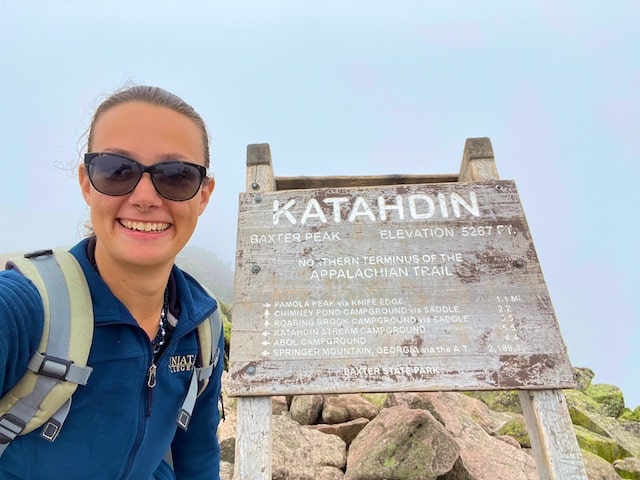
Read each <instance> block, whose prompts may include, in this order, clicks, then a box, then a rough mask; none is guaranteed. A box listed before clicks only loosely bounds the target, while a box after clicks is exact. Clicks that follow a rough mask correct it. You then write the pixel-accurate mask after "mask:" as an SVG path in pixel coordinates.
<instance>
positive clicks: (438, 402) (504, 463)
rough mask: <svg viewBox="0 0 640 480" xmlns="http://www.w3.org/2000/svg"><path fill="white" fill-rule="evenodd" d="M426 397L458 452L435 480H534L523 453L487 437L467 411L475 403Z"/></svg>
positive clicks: (531, 461)
mask: <svg viewBox="0 0 640 480" xmlns="http://www.w3.org/2000/svg"><path fill="white" fill-rule="evenodd" d="M426 395H428V396H429V400H430V403H431V405H432V408H434V409H435V410H436V411H437V412H438V415H439V416H440V418H442V422H443V424H444V426H445V428H446V429H447V430H448V431H449V432H450V433H451V435H452V436H453V438H454V440H455V441H456V443H457V444H458V447H459V450H460V459H459V460H458V461H457V462H456V464H455V466H454V468H453V470H452V471H451V472H450V473H449V474H447V475H445V476H443V477H442V479H439V480H496V479H498V478H499V479H509V480H538V474H537V471H536V465H535V461H534V459H533V458H532V457H531V456H530V455H528V454H527V453H526V451H525V450H522V449H519V448H514V447H512V446H511V445H509V444H508V443H506V442H503V441H501V440H499V439H497V438H495V437H493V436H491V435H490V434H489V433H487V431H486V430H485V429H484V428H483V427H481V426H480V425H479V424H478V423H477V422H476V421H475V418H474V416H473V415H472V414H471V413H469V411H467V408H468V405H469V404H470V403H471V402H479V401H478V400H475V399H472V398H470V397H468V396H466V395H461V394H458V393H450V392H437V393H428V394H426ZM356 440H357V439H356Z"/></svg>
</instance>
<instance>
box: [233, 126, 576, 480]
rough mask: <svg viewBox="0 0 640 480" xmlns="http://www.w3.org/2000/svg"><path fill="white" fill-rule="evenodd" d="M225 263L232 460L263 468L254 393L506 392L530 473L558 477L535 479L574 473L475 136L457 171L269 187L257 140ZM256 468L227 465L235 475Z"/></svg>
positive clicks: (553, 342) (527, 295)
mask: <svg viewBox="0 0 640 480" xmlns="http://www.w3.org/2000/svg"><path fill="white" fill-rule="evenodd" d="M236 259H237V262H236V280H235V287H234V315H233V317H234V318H233V328H232V342H231V355H230V368H229V372H230V380H229V383H228V385H227V388H228V391H229V393H230V395H233V396H239V397H241V398H239V425H238V429H239V431H240V430H242V431H243V437H244V439H245V441H242V440H241V441H240V442H239V443H238V444H237V454H236V458H238V459H242V458H245V457H244V456H243V453H244V454H247V453H249V452H251V454H252V455H253V460H254V461H255V459H256V456H255V453H256V451H257V452H258V453H261V454H262V457H260V455H258V458H263V459H264V462H263V464H261V468H262V469H266V468H269V469H270V461H271V460H270V450H269V451H267V450H265V449H264V448H265V447H264V442H265V441H267V443H269V445H270V441H269V439H270V437H269V430H270V427H269V426H268V425H269V421H270V399H269V398H268V396H270V395H283V394H308V393H347V392H390V391H428V390H471V389H477V390H495V389H498V390H511V389H519V390H521V391H523V392H525V391H526V390H528V391H529V392H528V393H523V394H521V402H522V403H523V411H524V412H525V416H526V418H527V422H528V424H529V429H530V431H531V429H534V432H535V433H534V434H532V439H533V441H534V442H538V443H539V446H538V448H537V449H536V451H537V452H538V453H539V454H538V455H537V461H538V469H539V471H541V472H544V471H549V472H553V469H549V468H547V467H546V465H549V464H553V463H555V464H556V466H555V468H556V469H558V468H561V469H564V470H562V476H559V477H555V476H553V475H551V474H549V476H546V477H545V476H544V475H543V474H542V473H541V478H576V479H578V478H586V476H581V474H582V471H583V470H584V467H583V465H582V460H581V457H580V454H579V449H578V448H577V444H576V442H575V437H574V436H573V431H572V429H571V421H570V419H569V418H568V411H567V410H566V405H564V404H563V403H562V400H563V397H562V396H561V394H560V393H559V392H557V391H556V390H544V391H543V392H538V391H539V390H542V389H559V388H571V387H573V386H574V378H573V374H572V370H571V365H570V362H569V359H568V355H567V352H566V347H565V345H564V343H563V341H562V337H561V334H560V330H559V327H558V323H557V320H556V317H555V314H554V312H553V307H552V305H551V301H550V298H549V294H548V292H547V289H546V285H545V282H544V279H543V275H542V271H541V268H540V265H539V262H538V258H537V254H536V252H535V247H534V245H533V240H532V238H531V234H530V232H529V229H528V226H527V222H526V219H525V215H524V212H523V209H522V206H521V205H520V201H519V197H518V193H517V190H516V186H515V183H514V182H513V181H508V180H500V179H499V178H498V174H497V170H496V168H495V162H494V160H493V152H492V149H491V144H490V142H489V140H488V139H469V140H467V144H466V145H465V152H464V156H463V162H462V166H461V170H460V174H459V175H457V176H455V175H433V176H424V175H414V176H398V175H393V176H391V175H390V176H378V177H306V178H305V177H302V178H295V177H293V178H283V177H280V178H278V177H274V176H273V170H272V165H271V157H270V153H269V147H268V145H252V146H249V149H248V159H247V192H246V193H243V194H241V196H240V203H239V222H238V242H237V255H236ZM260 396H266V398H265V399H264V400H260V398H259V397H260ZM267 402H269V403H268V404H267ZM543 410H545V412H544V413H540V412H541V411H543ZM549 410H550V411H554V410H558V411H559V414H558V417H557V418H556V419H555V420H554V422H553V424H548V423H545V422H544V421H542V420H541V419H540V418H539V417H540V416H542V417H544V416H549V413H548V411H549ZM536 412H538V413H537V414H536ZM258 418H260V419H261V420H260V421H257V419H258ZM261 425H262V426H261ZM559 425H562V426H563V428H565V429H567V430H566V431H565V432H564V433H562V434H560V433H559V432H557V431H555V430H554V429H557V427H558V426H559ZM546 427H551V433H550V432H549V431H547V432H545V429H546ZM567 436H568V438H565V437H567ZM547 437H549V438H550V439H551V440H552V441H554V442H556V444H555V445H554V446H553V449H551V448H550V446H549V445H547V444H546V443H545V442H547V440H545V439H546V438H547ZM256 442H258V443H260V442H262V445H257V444H256ZM557 442H559V444H558V443H557ZM554 452H555V454H558V452H561V453H559V454H558V455H559V459H558V460H556V459H554V458H553V456H554ZM538 457H539V459H538ZM567 459H569V460H567ZM259 463H260V462H259ZM266 464H268V467H267V465H266ZM559 466H560V467H559ZM581 469H582V470H581ZM575 472H577V473H575ZM263 474H264V475H266V473H264V470H261V471H260V472H257V471H255V470H253V467H249V466H247V465H243V464H240V465H238V464H236V478H247V479H248V478H251V479H252V480H253V479H255V478H270V470H269V475H268V476H264V477H262V476H261V475H263ZM554 475H555V473H554Z"/></svg>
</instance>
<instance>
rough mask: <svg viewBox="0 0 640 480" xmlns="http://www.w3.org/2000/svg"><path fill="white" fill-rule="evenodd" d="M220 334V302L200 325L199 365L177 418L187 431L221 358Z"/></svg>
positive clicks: (195, 367) (181, 426) (192, 376)
mask: <svg viewBox="0 0 640 480" xmlns="http://www.w3.org/2000/svg"><path fill="white" fill-rule="evenodd" d="M220 335H222V321H221V319H220V304H219V303H218V306H217V307H216V309H215V310H214V311H213V313H212V314H211V315H210V316H209V318H208V319H207V320H205V321H204V322H202V323H201V324H200V325H199V326H198V345H199V353H198V358H199V366H198V365H194V367H193V373H192V374H191V382H190V383H189V390H188V391H187V396H186V398H185V399H184V402H183V404H182V407H181V408H180V412H179V413H178V418H177V420H176V423H177V424H178V426H179V427H180V428H181V429H183V430H185V431H186V430H187V428H189V422H190V421H191V415H192V413H193V407H194V406H195V404H196V399H197V397H198V395H200V394H201V393H202V392H203V391H204V389H205V388H206V386H207V384H208V383H209V378H210V377H211V374H212V373H213V369H214V368H215V367H216V365H217V363H218V359H219V358H220V347H219V346H218V343H219V342H220Z"/></svg>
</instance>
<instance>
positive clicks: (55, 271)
mask: <svg viewBox="0 0 640 480" xmlns="http://www.w3.org/2000/svg"><path fill="white" fill-rule="evenodd" d="M7 268H14V269H16V270H18V271H20V272H21V273H22V274H23V275H25V276H26V277H27V278H29V279H30V280H31V281H32V282H33V283H34V284H35V286H36V287H37V288H38V291H39V293H40V296H41V297H42V302H43V307H44V325H43V332H42V338H41V341H40V345H39V347H38V351H37V352H36V354H35V355H34V356H33V357H32V358H31V361H30V362H29V370H27V372H26V373H25V375H24V376H23V377H22V379H21V380H20V381H19V382H18V384H16V386H15V387H14V388H13V389H11V390H10V391H9V392H8V393H7V394H6V395H5V396H4V397H2V398H1V399H0V415H2V416H1V417H0V452H2V451H3V450H4V448H6V446H7V444H8V443H9V442H10V441H11V440H13V438H15V436H16V435H20V434H24V433H29V432H31V431H32V430H35V429H36V428H38V427H40V426H41V425H43V424H44V423H45V422H47V421H49V424H48V425H47V427H46V428H45V429H44V430H43V436H44V437H45V438H47V439H48V440H50V441H53V440H55V438H56V437H57V434H58V432H59V429H60V427H61V423H62V422H63V421H64V416H63V418H60V414H58V416H55V417H54V415H55V414H56V413H57V412H59V411H62V412H65V411H67V412H68V409H69V405H70V404H69V400H70V398H71V395H72V394H73V392H75V390H76V388H77V387H78V384H82V385H84V384H86V383H87V380H88V378H89V375H90V374H91V370H92V369H91V367H87V359H88V357H89V350H90V349H91V341H92V338H93V305H92V302H91V294H90V292H89V287H88V285H87V282H86V279H85V276H84V273H83V272H82V268H81V267H80V265H79V264H78V262H77V261H76V259H75V257H73V255H71V254H70V253H68V252H66V251H57V252H55V254H54V253H53V252H52V251H51V250H46V251H41V252H36V253H34V254H27V255H25V257H24V258H16V259H13V260H12V261H10V262H8V263H7ZM65 416H66V415H65ZM52 417H54V418H53V419H52Z"/></svg>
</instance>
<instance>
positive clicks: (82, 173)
mask: <svg viewBox="0 0 640 480" xmlns="http://www.w3.org/2000/svg"><path fill="white" fill-rule="evenodd" d="M78 182H79V183H80V190H81V191H82V196H83V197H84V201H85V202H86V203H87V205H91V203H90V202H89V198H90V194H91V181H90V180H89V175H87V169H86V168H85V166H84V165H83V164H80V165H79V166H78Z"/></svg>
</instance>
